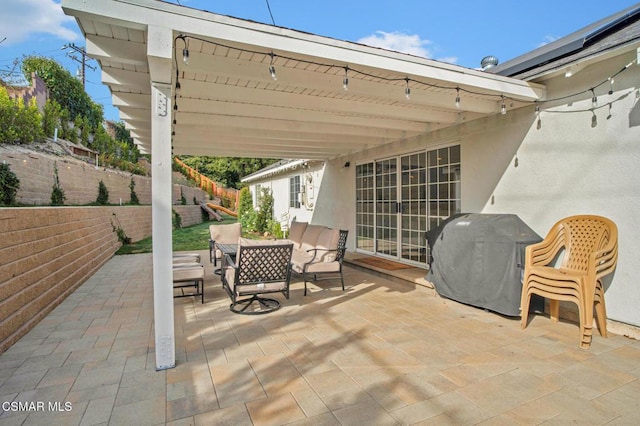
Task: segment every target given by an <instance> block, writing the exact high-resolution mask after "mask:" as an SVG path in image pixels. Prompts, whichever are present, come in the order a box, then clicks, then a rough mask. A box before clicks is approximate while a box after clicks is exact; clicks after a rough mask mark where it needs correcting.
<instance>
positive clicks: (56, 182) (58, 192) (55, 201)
mask: <svg viewBox="0 0 640 426" xmlns="http://www.w3.org/2000/svg"><path fill="white" fill-rule="evenodd" d="M66 199H67V197H66V196H65V195H64V189H62V186H60V178H59V177H58V164H57V163H53V187H52V188H51V205H52V206H62V205H64V200H66Z"/></svg>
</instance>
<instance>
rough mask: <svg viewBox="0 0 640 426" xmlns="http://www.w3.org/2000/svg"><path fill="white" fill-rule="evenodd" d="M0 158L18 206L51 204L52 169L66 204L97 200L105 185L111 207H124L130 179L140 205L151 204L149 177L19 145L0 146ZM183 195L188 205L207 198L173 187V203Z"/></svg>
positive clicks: (192, 189)
mask: <svg viewBox="0 0 640 426" xmlns="http://www.w3.org/2000/svg"><path fill="white" fill-rule="evenodd" d="M0 158H1V159H2V161H3V162H5V163H7V164H9V167H10V168H11V171H12V172H13V173H15V174H16V176H17V177H18V179H19V180H20V189H19V190H18V193H17V194H16V201H17V202H18V203H20V204H26V205H37V206H46V205H49V204H51V190H52V187H53V182H54V175H55V169H56V168H57V170H58V179H59V181H60V186H61V188H62V189H63V190H64V195H65V197H66V199H65V205H86V204H90V203H93V202H95V201H96V198H98V185H99V183H100V181H102V182H104V184H105V186H106V187H107V190H108V191H109V203H110V204H116V205H119V204H121V203H122V204H126V203H128V202H129V201H130V199H131V189H130V188H129V185H130V184H131V180H132V179H133V181H134V183H135V187H134V191H135V192H136V195H137V196H138V199H139V200H140V204H151V178H149V177H147V176H138V175H132V174H131V173H125V172H122V171H120V170H115V169H108V168H103V167H97V168H96V167H95V166H94V165H92V164H89V163H87V162H85V161H83V160H81V159H77V158H74V157H70V156H59V155H54V154H50V153H46V152H36V151H29V150H26V149H24V147H22V146H15V145H0ZM180 194H182V195H183V196H184V198H185V199H186V201H187V204H194V202H193V200H194V198H195V200H196V201H197V202H200V201H208V200H209V195H208V194H207V193H206V192H205V191H203V190H201V189H200V188H196V187H189V186H184V185H177V184H174V185H173V188H172V198H171V199H172V200H173V203H174V204H180V201H181V196H180Z"/></svg>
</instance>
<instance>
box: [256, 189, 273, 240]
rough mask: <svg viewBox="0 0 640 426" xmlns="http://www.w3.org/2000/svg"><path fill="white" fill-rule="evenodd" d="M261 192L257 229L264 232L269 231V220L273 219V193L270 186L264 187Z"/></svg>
mask: <svg viewBox="0 0 640 426" xmlns="http://www.w3.org/2000/svg"><path fill="white" fill-rule="evenodd" d="M261 192H262V196H261V197H260V205H259V206H258V217H257V218H256V231H258V232H260V233H263V232H265V231H267V222H268V221H269V220H271V219H273V195H272V194H271V190H270V189H269V188H262V189H261Z"/></svg>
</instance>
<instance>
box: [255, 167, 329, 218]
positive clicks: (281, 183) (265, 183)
mask: <svg viewBox="0 0 640 426" xmlns="http://www.w3.org/2000/svg"><path fill="white" fill-rule="evenodd" d="M323 174H324V167H323V162H310V163H309V165H308V166H307V167H304V168H302V167H298V168H296V169H294V170H289V171H287V172H285V173H282V174H279V175H277V176H272V177H269V178H266V179H262V180H258V181H255V182H252V183H251V184H250V185H249V188H250V190H251V193H252V196H253V200H254V206H255V207H256V208H257V201H256V199H257V198H256V195H257V185H260V188H269V189H270V190H271V191H272V194H273V198H274V205H273V217H274V218H275V219H276V220H279V221H286V222H287V223H291V221H292V220H293V219H295V220H297V221H299V222H313V223H318V224H325V223H324V222H321V221H320V220H321V219H318V218H316V217H315V215H316V210H315V206H316V203H317V202H318V196H319V191H320V190H321V188H322V185H321V183H322V177H323ZM294 176H300V183H301V185H304V186H305V192H304V194H303V196H302V199H303V201H304V203H302V204H301V205H300V207H299V208H296V207H290V206H289V179H290V178H292V177H294Z"/></svg>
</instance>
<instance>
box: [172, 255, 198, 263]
mask: <svg viewBox="0 0 640 426" xmlns="http://www.w3.org/2000/svg"><path fill="white" fill-rule="evenodd" d="M173 263H174V265H175V264H176V263H200V255H199V254H198V253H186V254H179V255H176V254H174V255H173Z"/></svg>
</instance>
